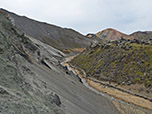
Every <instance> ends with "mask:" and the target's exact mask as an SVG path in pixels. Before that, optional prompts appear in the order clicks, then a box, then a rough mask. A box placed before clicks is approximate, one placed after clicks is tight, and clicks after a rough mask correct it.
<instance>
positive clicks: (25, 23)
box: [0, 9, 92, 49]
mask: <svg viewBox="0 0 152 114" xmlns="http://www.w3.org/2000/svg"><path fill="white" fill-rule="evenodd" d="M0 11H2V12H3V13H5V14H6V15H8V16H9V18H10V19H11V21H12V23H13V24H14V25H15V26H16V27H17V28H18V29H19V30H21V31H22V32H24V33H25V34H26V35H28V36H30V37H33V38H35V39H37V40H40V41H42V42H44V43H47V44H49V45H51V46H53V47H55V48H58V49H70V48H85V47H87V46H89V45H90V42H91V41H92V40H91V39H88V38H87V37H85V36H83V35H82V34H80V33H78V32H76V31H74V30H72V29H68V28H61V27H58V26H55V25H51V24H47V23H44V22H38V21H35V20H32V19H29V18H27V17H25V16H19V15H16V14H14V13H11V12H9V11H6V10H4V9H0Z"/></svg>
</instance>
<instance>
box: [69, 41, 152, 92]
mask: <svg viewBox="0 0 152 114" xmlns="http://www.w3.org/2000/svg"><path fill="white" fill-rule="evenodd" d="M151 52H152V44H148V43H144V42H141V41H138V40H125V39H121V40H116V41H108V42H107V41H103V40H102V41H101V43H99V44H96V45H94V46H91V47H89V48H87V49H86V50H85V51H83V52H82V53H80V54H79V55H78V56H77V57H75V58H74V59H73V60H72V62H71V63H72V64H73V65H74V66H77V67H79V68H81V69H83V70H84V71H85V72H86V73H87V77H94V78H96V79H98V80H103V81H110V82H115V83H117V84H118V85H135V84H140V85H144V86H145V88H146V89H144V90H141V91H147V92H148V93H149V92H152V53H151Z"/></svg>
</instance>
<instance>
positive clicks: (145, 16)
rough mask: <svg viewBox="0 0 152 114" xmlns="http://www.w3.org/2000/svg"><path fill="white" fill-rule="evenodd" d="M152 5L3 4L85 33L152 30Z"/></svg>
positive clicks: (20, 0)
mask: <svg viewBox="0 0 152 114" xmlns="http://www.w3.org/2000/svg"><path fill="white" fill-rule="evenodd" d="M151 4H152V1H151V0H138V1H137V0H13V1H12V0H1V1H0V5H1V7H2V8H6V9H8V10H10V11H13V12H15V13H18V14H21V15H26V16H29V17H31V18H34V19H37V20H41V21H47V22H48V23H53V24H56V25H60V26H62V27H71V28H73V29H76V30H78V31H79V32H81V33H85V34H86V33H88V32H98V31H99V30H102V29H105V28H108V27H113V28H116V29H118V30H120V31H122V32H126V33H131V32H133V31H136V30H152V21H151V19H152V13H151V10H152V7H151Z"/></svg>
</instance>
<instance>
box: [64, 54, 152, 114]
mask: <svg viewBox="0 0 152 114" xmlns="http://www.w3.org/2000/svg"><path fill="white" fill-rule="evenodd" d="M74 57H75V56H71V57H68V58H66V60H65V61H64V62H63V63H62V65H63V66H68V67H71V68H72V70H73V71H74V72H75V73H76V74H77V75H78V76H79V77H80V78H81V79H82V80H84V81H85V82H86V83H87V84H88V85H89V86H90V87H92V88H93V89H95V90H97V91H99V92H102V93H105V94H108V95H110V96H112V99H111V100H112V102H113V104H114V105H115V106H116V107H117V109H118V110H119V111H120V112H121V113H122V114H125V113H129V114H135V113H136V114H151V113H152V102H151V101H149V100H145V99H143V98H140V97H137V96H134V95H131V94H128V93H125V92H122V91H119V90H118V89H115V88H111V87H109V86H105V85H106V84H107V83H109V82H103V81H102V82H101V81H99V80H96V79H93V78H92V79H91V78H85V75H86V74H85V72H84V71H83V70H82V69H79V68H76V67H74V66H72V65H71V64H69V62H70V61H71V60H72V59H73V58H74ZM103 84H104V85H103ZM108 85H109V84H108ZM110 85H111V86H113V85H114V84H113V83H110ZM119 87H120V86H119ZM120 88H121V89H124V90H125V89H126V88H124V87H122V86H121V87H120ZM113 97H114V98H116V99H118V101H119V100H120V101H123V102H118V101H117V100H113ZM150 97H151V96H150Z"/></svg>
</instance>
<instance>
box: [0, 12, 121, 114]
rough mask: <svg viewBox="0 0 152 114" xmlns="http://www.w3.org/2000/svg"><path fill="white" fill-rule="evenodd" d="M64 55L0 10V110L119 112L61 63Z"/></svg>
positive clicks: (12, 113)
mask: <svg viewBox="0 0 152 114" xmlns="http://www.w3.org/2000/svg"><path fill="white" fill-rule="evenodd" d="M65 56H66V55H65V54H63V53H62V52H61V51H59V50H57V49H55V48H53V47H51V46H50V45H47V44H45V43H43V42H41V41H39V40H36V39H33V38H30V37H27V36H25V35H24V33H23V32H21V31H20V30H18V29H17V28H16V27H15V26H13V25H12V23H11V21H10V20H9V18H8V17H7V15H5V14H3V13H2V12H0V113H1V114H102V113H104V114H119V112H118V111H117V109H116V108H115V106H114V105H113V104H112V103H111V101H110V100H108V99H106V98H105V97H101V96H99V95H97V94H95V93H94V92H92V91H90V90H88V89H87V88H86V87H84V86H83V85H82V83H80V82H79V80H78V79H77V78H76V77H77V76H75V75H74V74H72V73H71V72H69V71H67V69H66V68H63V67H62V66H61V65H60V61H61V60H62V59H63V57H65ZM68 74H70V75H68ZM94 98H95V99H94ZM103 106H104V107H103Z"/></svg>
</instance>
